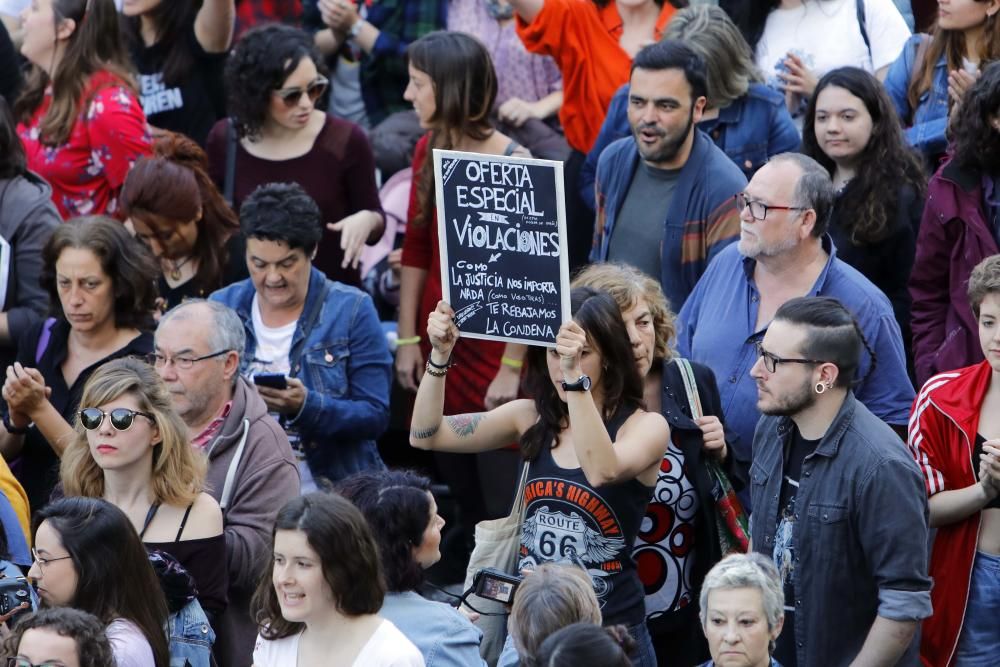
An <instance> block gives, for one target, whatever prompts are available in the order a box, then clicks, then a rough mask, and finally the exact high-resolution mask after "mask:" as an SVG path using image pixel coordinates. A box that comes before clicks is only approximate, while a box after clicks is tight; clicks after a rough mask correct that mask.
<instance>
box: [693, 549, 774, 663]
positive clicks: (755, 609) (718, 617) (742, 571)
mask: <svg viewBox="0 0 1000 667" xmlns="http://www.w3.org/2000/svg"><path fill="white" fill-rule="evenodd" d="M699 606H700V608H701V625H702V629H703V630H704V632H705V637H706V638H707V639H708V646H709V650H710V651H711V652H712V659H711V660H709V661H708V662H706V663H705V664H703V665H702V666H701V667H716V666H718V667H781V665H780V664H779V663H778V661H776V660H775V659H774V658H772V657H771V651H772V650H773V649H774V641H775V640H776V639H777V638H778V635H779V634H781V627H782V624H783V623H784V622H785V594H784V591H783V589H782V586H781V578H780V577H779V576H778V570H777V569H776V568H775V567H774V564H773V563H772V562H771V561H770V560H769V559H768V558H767V557H766V556H762V555H760V554H733V555H731V556H728V557H726V558H725V559H723V560H722V561H720V562H719V563H718V564H717V565H716V566H715V567H713V568H712V569H711V570H710V571H709V573H708V574H707V575H706V576H705V581H704V583H703V584H702V586H701V601H700V605H699Z"/></svg>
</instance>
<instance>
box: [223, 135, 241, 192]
mask: <svg viewBox="0 0 1000 667" xmlns="http://www.w3.org/2000/svg"><path fill="white" fill-rule="evenodd" d="M237 141H239V138H238V137H237V136H236V123H234V122H233V119H232V118H227V119H226V176H225V181H224V182H223V185H222V196H223V197H225V199H226V203H227V204H229V205H230V206H233V192H234V191H235V189H236V142H237Z"/></svg>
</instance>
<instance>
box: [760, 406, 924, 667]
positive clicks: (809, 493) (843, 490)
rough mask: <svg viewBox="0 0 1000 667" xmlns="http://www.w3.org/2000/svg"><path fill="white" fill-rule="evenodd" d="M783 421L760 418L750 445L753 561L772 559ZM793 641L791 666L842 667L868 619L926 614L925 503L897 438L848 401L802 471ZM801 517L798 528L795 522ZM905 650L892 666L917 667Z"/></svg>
mask: <svg viewBox="0 0 1000 667" xmlns="http://www.w3.org/2000/svg"><path fill="white" fill-rule="evenodd" d="M793 431H794V424H793V423H792V420H791V418H789V417H779V416H764V417H761V419H760V421H759V422H758V424H757V431H756V433H755V435H754V440H753V464H752V465H751V468H750V487H751V491H750V492H751V495H752V497H753V508H754V509H753V518H752V520H751V527H750V536H751V540H752V544H753V549H754V551H757V552H760V553H762V554H764V555H766V556H768V557H771V556H772V552H773V549H774V543H775V531H776V529H777V523H778V518H779V513H780V511H781V510H780V507H779V505H780V498H781V484H782V479H783V468H784V451H785V445H786V444H787V442H788V441H789V439H790V438H791V436H792V433H793ZM795 508H796V515H795V517H796V521H795V525H794V528H793V540H794V545H795V557H794V567H793V568H792V570H791V573H790V574H789V576H790V577H791V579H792V584H793V587H794V590H795V599H793V600H785V605H786V606H794V608H795V634H794V637H784V636H782V638H781V639H779V640H778V641H779V642H780V641H782V640H784V641H794V642H795V647H796V654H797V661H798V664H799V665H828V666H829V667H841V666H842V665H847V664H849V663H850V662H851V661H852V660H853V659H854V658H855V657H856V656H857V654H858V653H859V652H860V650H861V647H862V645H863V644H864V642H865V639H866V637H867V636H868V631H869V630H870V629H871V626H872V623H874V622H875V617H876V616H881V617H882V618H886V619H889V620H894V621H900V622H905V621H919V620H921V619H924V618H927V617H928V616H930V614H931V595H930V588H931V580H930V577H928V575H927V567H928V563H927V544H928V542H927V540H928V528H927V517H928V514H927V494H926V493H925V491H924V482H923V477H922V476H921V474H920V470H919V469H918V468H917V465H916V463H915V462H914V461H913V459H912V458H911V456H910V454H909V453H908V451H907V448H906V445H905V444H904V443H903V442H902V441H901V440H900V439H899V436H897V435H896V434H895V432H893V430H892V429H891V428H890V427H889V426H888V425H886V424H885V423H884V422H882V420H880V419H879V418H878V417H876V416H875V415H873V414H872V413H871V412H870V411H869V410H868V408H866V407H865V406H864V405H862V404H861V402H860V401H858V400H857V399H855V397H854V394H853V393H852V392H849V393H848V394H847V397H846V399H845V400H844V403H843V405H842V406H841V407H840V411H839V412H838V413H837V416H836V417H835V418H834V420H833V422H832V423H831V424H830V428H828V429H827V431H826V434H825V435H824V436H823V438H822V439H821V440H820V442H819V445H817V447H816V450H815V451H814V452H813V453H812V454H810V455H808V456H806V458H805V460H803V462H802V472H801V474H800V476H799V488H798V491H797V493H796V500H795ZM799 517H801V518H799ZM918 645H919V641H913V642H912V643H911V645H910V647H909V649H908V650H907V652H906V654H905V656H904V659H903V660H901V661H900V662H899V663H898V664H900V665H914V664H918V663H917V648H918Z"/></svg>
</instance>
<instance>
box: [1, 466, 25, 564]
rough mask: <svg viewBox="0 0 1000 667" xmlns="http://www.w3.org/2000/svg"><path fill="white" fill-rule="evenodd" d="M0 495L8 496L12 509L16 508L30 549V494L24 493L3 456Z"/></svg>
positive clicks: (15, 511)
mask: <svg viewBox="0 0 1000 667" xmlns="http://www.w3.org/2000/svg"><path fill="white" fill-rule="evenodd" d="M0 493H3V494H4V495H5V496H7V500H8V501H10V505H11V507H13V508H14V513H15V514H17V520H18V522H19V523H20V524H21V530H23V531H24V539H25V540H27V542H28V546H29V547H30V546H31V512H30V511H29V509H28V494H26V493H25V492H24V488H23V487H22V486H21V483H20V482H18V481H17V479H16V478H15V477H14V473H12V472H11V470H10V468H9V467H8V466H7V462H6V461H4V459H3V457H2V456H0Z"/></svg>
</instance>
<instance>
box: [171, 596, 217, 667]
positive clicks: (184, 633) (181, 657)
mask: <svg viewBox="0 0 1000 667" xmlns="http://www.w3.org/2000/svg"><path fill="white" fill-rule="evenodd" d="M167 628H168V636H169V640H170V667H185V666H186V667H212V645H213V644H214V643H215V631H214V630H212V626H211V624H210V623H209V622H208V616H206V615H205V610H204V609H202V608H201V603H200V602H198V601H197V600H191V602H188V603H187V605H185V606H184V608H183V609H181V610H180V611H178V612H177V613H175V614H171V615H170V618H169V619H168V620H167Z"/></svg>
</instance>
